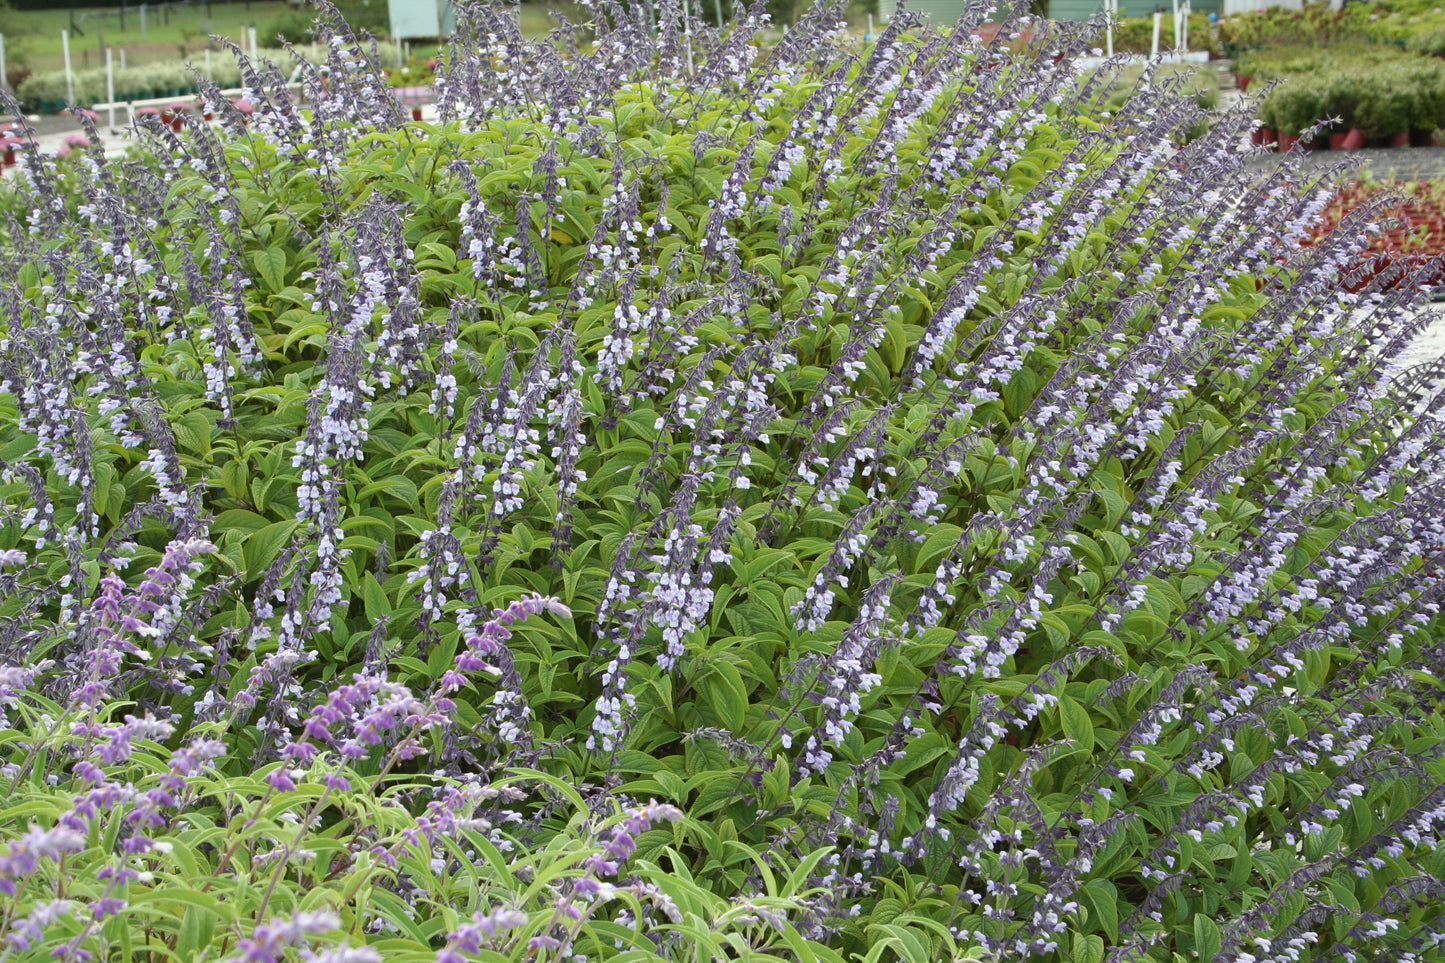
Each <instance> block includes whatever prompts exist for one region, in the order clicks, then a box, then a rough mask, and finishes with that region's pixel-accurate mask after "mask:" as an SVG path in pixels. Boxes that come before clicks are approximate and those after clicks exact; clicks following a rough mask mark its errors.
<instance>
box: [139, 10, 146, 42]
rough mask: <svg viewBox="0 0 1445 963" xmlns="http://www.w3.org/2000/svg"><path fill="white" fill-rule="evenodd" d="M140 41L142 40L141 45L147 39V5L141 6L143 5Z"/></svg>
mask: <svg viewBox="0 0 1445 963" xmlns="http://www.w3.org/2000/svg"><path fill="white" fill-rule="evenodd" d="M140 39H141V43H145V39H146V5H145V4H141V5H140Z"/></svg>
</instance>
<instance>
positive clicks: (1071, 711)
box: [1059, 696, 1094, 752]
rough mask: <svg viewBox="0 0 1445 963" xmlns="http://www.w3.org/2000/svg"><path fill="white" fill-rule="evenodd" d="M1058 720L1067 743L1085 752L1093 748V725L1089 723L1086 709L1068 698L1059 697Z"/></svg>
mask: <svg viewBox="0 0 1445 963" xmlns="http://www.w3.org/2000/svg"><path fill="white" fill-rule="evenodd" d="M1059 719H1060V721H1062V722H1063V726H1064V735H1065V736H1067V737H1068V739H1069V741H1071V742H1073V743H1074V745H1076V746H1078V747H1079V748H1080V749H1082V750H1084V751H1085V752H1089V751H1091V750H1092V749H1093V748H1094V724H1093V723H1092V722H1090V721H1089V710H1088V709H1085V708H1084V707H1083V706H1082V705H1080V704H1079V703H1078V702H1076V701H1075V700H1073V699H1071V698H1070V697H1069V696H1059Z"/></svg>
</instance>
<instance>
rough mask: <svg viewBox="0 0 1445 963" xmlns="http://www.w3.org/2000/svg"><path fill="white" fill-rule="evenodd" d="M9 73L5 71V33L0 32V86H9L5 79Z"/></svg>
mask: <svg viewBox="0 0 1445 963" xmlns="http://www.w3.org/2000/svg"><path fill="white" fill-rule="evenodd" d="M9 76H10V75H9V74H7V73H6V72H5V35H4V34H3V33H0V87H8V86H10V84H9V81H8V80H7V79H6V78H8V77H9Z"/></svg>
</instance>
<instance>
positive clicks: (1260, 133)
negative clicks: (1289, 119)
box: [1249, 127, 1264, 147]
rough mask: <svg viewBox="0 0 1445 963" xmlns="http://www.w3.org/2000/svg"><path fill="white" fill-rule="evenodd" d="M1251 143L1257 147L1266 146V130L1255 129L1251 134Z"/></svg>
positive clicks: (1261, 128)
mask: <svg viewBox="0 0 1445 963" xmlns="http://www.w3.org/2000/svg"><path fill="white" fill-rule="evenodd" d="M1249 142H1250V143H1251V144H1253V145H1254V146H1255V147H1263V146H1264V128H1263V127H1255V128H1253V129H1252V130H1250V132H1249Z"/></svg>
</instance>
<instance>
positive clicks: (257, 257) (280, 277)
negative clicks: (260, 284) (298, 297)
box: [251, 247, 286, 292]
mask: <svg viewBox="0 0 1445 963" xmlns="http://www.w3.org/2000/svg"><path fill="white" fill-rule="evenodd" d="M251 263H252V264H254V265H256V273H257V274H259V275H261V278H262V280H264V281H265V282H266V286H267V288H269V289H270V290H271V291H273V292H277V291H280V290H281V289H282V288H284V287H285V286H286V251H285V250H284V249H282V248H280V247H268V248H265V249H263V250H260V251H256V252H255V253H253V254H252V255H251Z"/></svg>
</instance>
